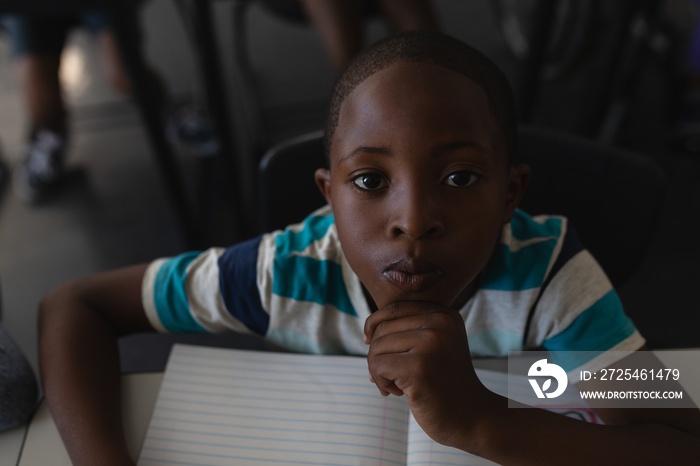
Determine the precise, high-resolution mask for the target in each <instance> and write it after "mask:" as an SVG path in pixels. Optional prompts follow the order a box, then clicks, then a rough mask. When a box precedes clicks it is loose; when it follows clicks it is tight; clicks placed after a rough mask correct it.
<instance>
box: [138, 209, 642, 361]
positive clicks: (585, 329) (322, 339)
mask: <svg viewBox="0 0 700 466" xmlns="http://www.w3.org/2000/svg"><path fill="white" fill-rule="evenodd" d="M143 303H144V307H145V309H146V313H147V315H148V318H149V319H150V322H151V323H152V324H153V326H154V327H156V328H157V329H158V330H160V331H163V332H212V333H221V332H229V331H234V332H243V333H254V334H258V335H261V336H263V337H264V338H265V339H266V340H268V341H269V342H271V343H273V344H275V345H277V346H279V347H281V348H284V349H287V350H292V351H297V352H306V353H317V354H357V355H363V354H367V350H368V348H367V346H366V345H365V344H363V342H362V333H363V328H364V322H365V320H366V319H367V317H369V315H370V313H371V310H370V308H369V305H368V303H367V301H366V299H365V296H364V293H363V290H362V285H361V283H360V281H359V279H358V277H357V275H355V273H354V272H353V271H352V269H351V268H350V266H349V265H348V263H347V261H346V259H345V256H344V255H343V251H342V248H341V246H340V242H339V240H338V235H337V231H336V227H335V223H334V218H333V214H332V213H331V211H330V209H329V208H328V207H324V208H322V209H319V210H318V211H316V212H314V213H313V214H312V215H310V216H309V217H308V218H307V219H306V220H305V221H304V222H303V223H300V224H297V225H293V226H290V227H288V228H287V229H285V230H284V231H276V232H273V233H269V234H266V235H263V236H261V237H258V238H256V239H253V240H250V241H247V242H243V243H240V244H238V245H235V246H233V247H230V248H227V249H224V248H212V249H209V250H207V251H204V252H191V253H186V254H182V255H179V256H177V257H173V258H167V259H159V260H156V261H154V262H153V263H151V265H150V266H149V267H148V269H147V272H146V275H145V278H144V282H143ZM460 314H461V315H462V316H463V317H464V321H465V325H466V329H467V334H468V338H469V346H470V349H471V352H472V354H473V355H475V356H507V355H508V352H509V351H519V350H523V349H535V348H544V349H548V350H557V351H596V352H608V351H610V350H625V351H626V350H635V349H637V348H639V347H640V346H641V345H642V344H643V343H644V340H643V338H642V337H641V335H640V334H639V333H638V332H637V330H636V329H635V327H634V325H633V324H632V322H631V320H630V319H629V318H628V317H627V316H626V315H625V314H624V312H623V309H622V305H621V303H620V300H619V298H618V296H617V293H616V292H615V291H614V290H613V289H612V286H611V284H610V282H609V281H608V279H607V277H606V276H605V274H604V273H603V271H602V270H601V268H600V266H599V265H598V264H597V263H596V261H595V260H594V259H593V257H592V256H591V255H590V254H589V253H588V251H586V250H585V249H583V248H582V246H581V245H580V243H579V242H578V241H577V240H576V237H575V234H574V233H573V231H570V230H569V229H568V228H567V221H566V219H565V218H563V217H557V216H538V217H531V216H529V215H528V214H526V213H524V212H522V211H516V213H515V215H514V217H513V219H512V221H511V222H510V223H509V224H508V225H505V226H504V228H503V230H502V233H501V239H500V241H499V243H498V244H497V246H496V250H495V252H494V255H493V257H492V258H491V260H490V262H489V264H488V266H487V267H486V269H485V270H484V271H483V273H482V276H481V279H480V281H479V288H478V290H477V291H476V293H475V294H474V296H473V297H472V298H471V299H470V300H469V301H468V302H467V303H466V304H465V305H464V307H463V308H462V309H461V310H460ZM582 362H585V361H577V362H576V364H575V366H580V365H581V363H582ZM574 368H575V367H573V366H572V367H569V368H568V370H573V369H574Z"/></svg>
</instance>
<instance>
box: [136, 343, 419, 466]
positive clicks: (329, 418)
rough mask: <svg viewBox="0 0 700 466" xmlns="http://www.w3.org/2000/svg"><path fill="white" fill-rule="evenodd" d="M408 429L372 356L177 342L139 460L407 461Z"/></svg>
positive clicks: (144, 465) (329, 464) (401, 403)
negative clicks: (382, 389) (372, 367)
mask: <svg viewBox="0 0 700 466" xmlns="http://www.w3.org/2000/svg"><path fill="white" fill-rule="evenodd" d="M407 429H408V409H407V406H406V404H405V400H404V399H403V398H397V397H382V396H381V395H380V394H379V392H378V391H377V389H376V387H375V386H374V385H373V384H371V383H370V382H369V380H368V372H367V362H366V360H365V359H364V358H357V357H347V356H309V355H297V354H282V353H264V352H253V351H242V350H230V349H219V348H204V347H196V346H187V345H175V347H174V348H173V351H172V353H171V356H170V359H169V361H168V366H167V368H166V372H165V376H164V378H163V383H162V385H161V391H160V394H159V396H158V400H157V402H156V406H155V409H154V412H153V416H152V419H151V423H150V425H149V428H148V432H147V434H146V439H145V441H144V445H143V448H142V450H141V454H140V457H139V461H138V464H139V465H141V466H150V465H156V464H157V465H207V466H208V465H212V466H214V465H227V466H228V465H236V464H246V465H254V464H265V465H324V466H335V465H351V464H358V462H359V464H375V465H404V464H406V445H405V444H406V437H407Z"/></svg>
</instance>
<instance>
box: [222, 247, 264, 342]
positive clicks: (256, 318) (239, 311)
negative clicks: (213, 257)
mask: <svg viewBox="0 0 700 466" xmlns="http://www.w3.org/2000/svg"><path fill="white" fill-rule="evenodd" d="M261 240H262V237H261V236H260V237H257V238H254V239H251V240H248V241H245V242H243V243H240V244H237V245H235V246H232V247H230V248H228V249H227V250H226V251H225V252H224V253H223V254H222V255H221V257H219V261H218V265H219V287H220V288H221V296H222V298H223V300H224V305H225V306H226V310H227V311H228V312H229V314H231V315H232V316H233V317H235V318H236V319H238V320H240V321H241V322H242V323H243V324H244V325H245V326H246V327H248V328H249V329H250V330H251V331H253V332H255V333H257V334H259V335H265V334H266V333H267V329H268V328H269V327H270V315H269V314H268V313H267V312H265V309H264V308H263V305H262V301H261V300H260V292H259V290H258V281H257V275H258V247H259V246H260V241H261Z"/></svg>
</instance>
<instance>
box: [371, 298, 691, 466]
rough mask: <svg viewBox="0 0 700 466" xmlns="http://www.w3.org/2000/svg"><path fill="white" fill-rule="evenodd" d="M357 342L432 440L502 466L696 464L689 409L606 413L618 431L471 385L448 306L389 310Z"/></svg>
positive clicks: (458, 323)
mask: <svg viewBox="0 0 700 466" xmlns="http://www.w3.org/2000/svg"><path fill="white" fill-rule="evenodd" d="M365 336H366V341H367V342H368V344H369V345H370V350H369V357H368V363H369V370H370V376H371V378H372V380H373V381H374V383H376V384H377V386H378V388H379V390H380V391H381V392H382V393H383V394H385V395H386V394H389V393H392V394H395V395H401V394H404V395H406V397H407V399H408V402H409V405H410V407H411V411H412V413H413V415H414V417H415V418H416V420H417V421H418V423H419V424H420V425H421V427H422V428H423V430H425V431H426V433H427V434H428V435H429V436H431V437H432V438H433V439H435V440H436V441H438V442H440V443H443V444H447V445H451V446H454V447H457V448H460V449H462V450H465V451H468V452H471V453H475V454H478V455H480V456H483V457H485V458H488V459H491V460H493V461H496V462H498V463H501V464H536V465H544V464H611V465H617V464H698V461H699V460H698V458H699V457H698V452H699V451H700V411H698V410H697V409H646V410H635V409H616V410H610V411H608V412H607V413H603V414H604V415H607V416H606V418H607V420H609V421H614V422H615V423H617V424H619V425H605V426H601V425H594V424H588V423H586V422H582V421H579V420H576V419H571V418H569V417H566V416H562V415H559V414H555V413H551V412H547V411H544V410H540V409H515V408H511V407H509V403H508V400H507V399H506V398H504V397H501V396H499V395H496V394H494V393H493V392H491V391H489V390H487V389H486V388H485V387H484V386H483V385H482V384H481V382H480V381H479V379H478V378H477V376H476V373H475V372H474V368H473V366H472V365H471V358H470V354H469V347H468V344H467V338H466V331H465V330H464V322H463V320H462V318H461V316H460V315H459V314H458V313H457V312H456V311H454V310H452V309H448V308H443V307H441V306H438V305H435V304H431V303H426V302H405V303H394V304H391V305H389V306H386V307H385V308H383V309H380V310H378V311H376V312H375V313H374V314H373V315H372V316H370V318H369V319H368V320H367V323H366V326H365ZM611 415H615V419H613V418H612V417H611Z"/></svg>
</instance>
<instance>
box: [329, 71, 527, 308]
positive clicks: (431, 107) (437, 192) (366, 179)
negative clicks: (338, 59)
mask: <svg viewBox="0 0 700 466" xmlns="http://www.w3.org/2000/svg"><path fill="white" fill-rule="evenodd" d="M527 173H528V172H527V169H526V168H522V167H510V166H509V164H508V161H507V156H506V153H505V144H504V141H503V138H502V137H501V133H500V132H499V130H498V128H497V126H496V124H495V123H494V122H493V118H492V117H491V113H490V111H489V108H488V105H487V101H486V97H485V95H484V93H483V91H482V90H481V88H479V87H478V86H477V85H476V84H474V83H473V82H472V81H470V80H469V79H467V78H466V77H464V76H463V75H461V74H459V73H456V72H453V71H451V70H448V69H446V68H443V67H441V66H437V65H431V64H424V63H403V62H399V63H395V64H393V65H391V66H389V67H388V68H386V69H384V70H383V71H380V72H378V73H376V74H374V75H373V76H371V77H370V78H368V79H367V80H365V81H364V82H363V83H361V84H360V85H359V86H357V88H356V89H355V90H354V91H353V92H352V93H351V94H350V95H349V96H348V98H347V99H346V101H345V102H344V103H343V105H342V107H341V109H340V114H339V121H338V126H337V129H336V132H335V134H334V136H333V140H332V141H331V154H330V171H327V170H319V171H318V172H317V174H316V181H317V183H318V185H319V187H320V188H321V191H322V192H323V194H324V195H325V197H326V199H327V201H328V203H329V204H330V206H331V207H332V209H333V212H334V214H335V221H336V226H337V229H338V235H339V237H340V241H341V244H342V247H343V251H344V253H345V255H346V257H347V260H348V262H349V264H350V266H351V267H352V268H353V270H354V271H355V273H357V275H358V276H359V278H360V280H361V281H362V283H363V285H364V286H365V287H366V288H367V290H368V291H369V293H370V294H371V296H372V298H373V299H374V301H375V303H376V304H377V306H378V307H383V306H385V305H387V304H389V303H391V302H395V301H405V300H417V301H430V302H436V303H440V304H442V305H445V306H453V307H458V306H461V305H462V304H463V302H464V301H465V300H466V298H467V294H468V292H469V288H468V285H469V284H470V283H471V282H472V281H473V280H474V278H475V277H476V276H477V275H478V273H479V272H480V271H481V270H482V269H483V268H484V266H485V265H486V263H487V262H488V260H489V257H490V256H491V253H492V251H493V249H494V246H495V244H496V242H497V240H498V238H499V233H500V229H501V226H502V225H503V224H504V223H507V222H508V221H509V220H510V218H511V216H512V213H513V210H514V209H515V207H516V205H517V202H518V201H519V199H520V196H521V194H522V191H523V189H524V186H525V184H526V179H527Z"/></svg>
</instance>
